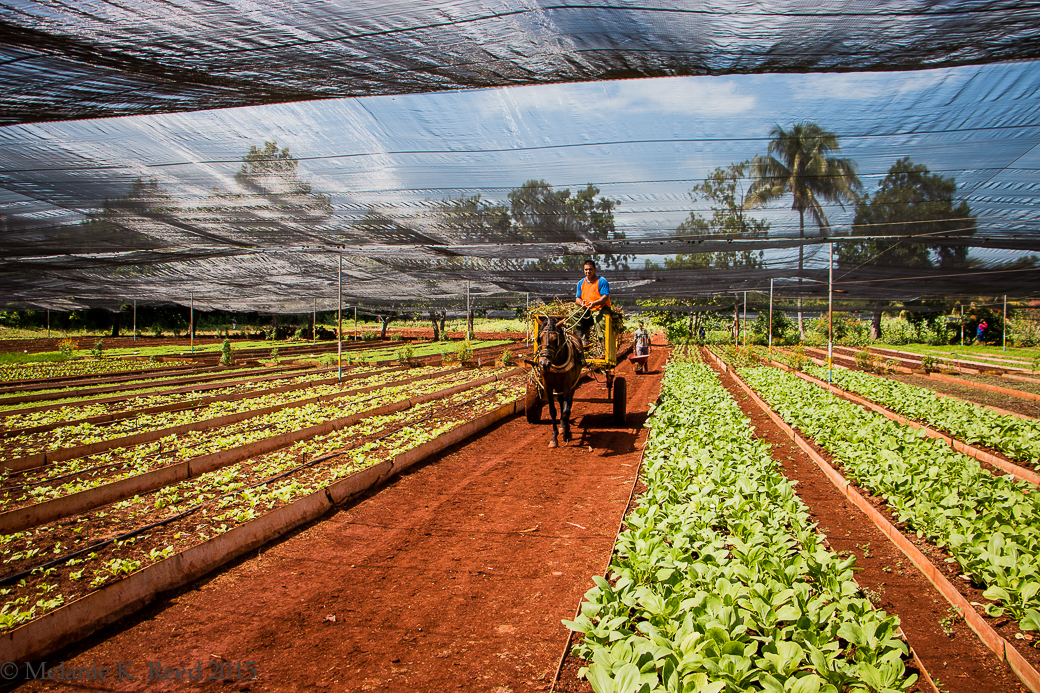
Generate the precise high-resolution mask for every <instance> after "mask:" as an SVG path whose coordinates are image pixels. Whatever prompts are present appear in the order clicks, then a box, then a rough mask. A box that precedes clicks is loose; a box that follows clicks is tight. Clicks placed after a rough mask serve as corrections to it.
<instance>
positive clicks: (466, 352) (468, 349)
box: [455, 339, 473, 363]
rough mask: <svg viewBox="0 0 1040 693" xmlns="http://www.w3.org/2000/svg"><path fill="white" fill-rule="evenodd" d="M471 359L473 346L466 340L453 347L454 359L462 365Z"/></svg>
mask: <svg viewBox="0 0 1040 693" xmlns="http://www.w3.org/2000/svg"><path fill="white" fill-rule="evenodd" d="M472 358H473V345H472V344H470V343H469V340H468V339H465V340H463V341H461V342H459V345H458V346H457V347H455V359H456V360H457V361H458V362H459V363H462V362H463V361H469V360H471V359H472Z"/></svg>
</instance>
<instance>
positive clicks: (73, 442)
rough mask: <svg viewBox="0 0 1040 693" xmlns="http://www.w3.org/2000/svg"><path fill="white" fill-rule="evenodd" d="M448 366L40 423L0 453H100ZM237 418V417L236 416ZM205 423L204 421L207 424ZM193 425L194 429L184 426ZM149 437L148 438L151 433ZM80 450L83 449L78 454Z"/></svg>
mask: <svg viewBox="0 0 1040 693" xmlns="http://www.w3.org/2000/svg"><path fill="white" fill-rule="evenodd" d="M447 370H448V369H446V368H445V367H443V366H439V367H438V366H431V367H428V368H427V369H422V370H420V369H416V370H414V371H412V370H409V371H408V372H407V373H402V372H401V371H400V369H383V370H381V371H378V372H370V373H366V374H364V375H363V376H362V377H361V378H360V379H353V378H349V379H345V380H340V379H337V378H331V379H330V378H328V377H327V374H325V375H326V377H325V378H322V379H319V380H316V381H312V382H303V383H299V384H296V385H290V386H287V387H284V388H277V389H276V390H275V391H258V392H251V393H250V392H247V393H243V394H240V395H229V396H225V397H220V398H217V399H216V400H215V401H212V402H209V403H206V404H202V405H201V406H191V404H190V403H189V405H188V406H184V405H181V406H178V407H173V408H170V407H158V408H157V409H158V411H156V412H144V411H141V412H136V415H131V416H129V417H121V418H119V419H117V420H110V421H108V422H96V423H95V422H89V421H88V422H77V421H72V422H69V424H68V425H65V426H54V427H51V426H47V427H40V430H33V431H23V432H18V431H11V434H13V435H6V436H5V437H4V438H5V439H4V440H2V441H0V454H2V455H3V458H4V459H5V460H6V462H5V463H4V464H5V465H6V466H8V467H10V468H12V469H24V468H25V465H26V462H23V460H24V459H25V457H26V453H27V452H31V451H42V452H40V453H37V454H36V455H30V456H28V457H29V460H30V462H29V464H31V466H35V464H37V463H39V464H43V463H45V462H47V461H58V460H61V459H71V458H72V457H77V456H79V454H91V453H94V452H100V451H101V450H102V449H104V448H103V447H102V446H103V444H105V442H106V441H107V442H108V444H109V447H122V446H123V445H124V444H126V443H124V442H123V441H124V440H125V439H126V438H127V437H128V436H134V437H135V438H140V441H139V442H149V440H158V439H160V438H165V437H166V436H168V435H171V434H176V433H181V432H184V431H187V430H201V428H208V427H212V426H221V425H224V424H227V423H237V421H239V420H243V418H242V417H244V416H248V415H259V414H262V413H268V412H272V411H277V410H278V409H277V408H278V407H294V406H304V405H306V404H310V403H312V402H318V401H327V400H328V399H330V398H331V399H334V398H336V397H339V396H342V395H343V394H345V393H352V394H353V393H356V391H357V390H358V389H359V388H372V387H382V386H385V385H388V384H389V383H391V382H392V381H393V382H396V383H397V384H402V385H403V384H404V383H405V382H410V381H413V380H416V379H419V378H423V377H432V376H434V375H436V376H438V377H439V376H441V375H445V374H446V372H447ZM236 417H237V418H236ZM203 424H206V425H205V426H203ZM186 426H195V428H185V427H186ZM149 437H150V438H149ZM77 450H81V452H80V453H79V454H77Z"/></svg>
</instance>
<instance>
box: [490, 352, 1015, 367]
mask: <svg viewBox="0 0 1040 693" xmlns="http://www.w3.org/2000/svg"><path fill="white" fill-rule="evenodd" d="M498 362H499V363H501V364H502V365H503V366H512V365H513V352H511V351H510V350H509V349H506V350H505V351H503V352H502V355H501V356H499V357H498ZM1034 370H1035V369H1034Z"/></svg>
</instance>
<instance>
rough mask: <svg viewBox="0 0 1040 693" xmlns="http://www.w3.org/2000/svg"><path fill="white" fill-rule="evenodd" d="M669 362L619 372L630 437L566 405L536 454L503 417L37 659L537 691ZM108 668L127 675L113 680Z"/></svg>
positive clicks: (615, 516)
mask: <svg viewBox="0 0 1040 693" xmlns="http://www.w3.org/2000/svg"><path fill="white" fill-rule="evenodd" d="M666 355H667V350H666V349H663V348H661V349H658V350H656V351H655V352H654V355H653V356H652V357H651V361H650V373H649V374H648V375H640V376H637V375H634V374H633V373H632V372H631V366H630V365H629V364H628V363H627V362H626V363H623V364H622V365H621V366H620V367H619V369H618V374H619V375H624V376H626V378H627V380H628V408H629V418H628V422H627V424H626V426H625V427H616V426H614V425H613V424H612V423H611V415H610V405H607V404H590V403H578V404H576V405H575V413H574V415H573V420H574V422H575V424H576V426H575V427H574V433H575V440H574V442H572V443H569V444H566V445H562V446H561V447H560V448H559V449H556V450H548V449H547V447H546V446H547V443H548V440H549V427H548V425H547V423H546V420H545V419H543V424H542V425H540V426H532V425H529V424H527V423H526V421H525V420H524V418H523V417H522V416H520V417H515V418H513V419H510V420H508V421H506V422H504V423H502V424H500V425H498V426H497V427H495V428H494V429H492V430H491V431H489V432H487V433H485V434H484V435H482V436H480V437H478V438H475V439H473V440H471V441H470V442H468V443H466V444H463V445H460V446H456V447H455V448H453V449H451V450H448V451H447V452H445V453H443V454H441V455H438V456H436V457H435V458H434V459H431V460H430V461H428V462H427V463H426V464H424V465H422V466H420V467H418V468H416V469H413V470H412V471H410V472H408V473H407V474H406V475H405V476H404V477H402V478H399V479H396V480H393V481H391V482H390V483H389V484H388V485H387V486H385V487H384V488H382V489H380V490H378V491H377V492H373V493H371V494H369V495H368V496H367V497H365V498H363V499H362V500H360V501H357V502H355V503H353V504H351V505H349V506H347V507H343V508H340V509H338V510H337V511H335V512H333V513H332V514H330V515H329V516H327V517H325V518H323V519H322V520H321V521H319V522H317V523H314V524H312V525H310V526H308V527H306V528H304V529H303V530H301V531H299V532H296V533H294V534H293V535H292V536H290V537H289V538H287V539H285V540H283V541H281V542H278V543H276V544H274V545H272V546H269V547H266V548H265V549H264V550H262V551H261V552H259V553H258V554H257V555H254V556H251V557H249V558H248V559H245V560H241V561H239V562H238V563H237V564H236V565H234V566H232V567H229V568H226V569H224V570H221V571H219V572H218V573H217V574H214V575H212V576H210V577H209V578H207V579H205V580H202V581H200V582H199V583H196V584H194V585H192V586H191V587H190V588H188V589H185V590H181V591H179V592H178V593H176V594H174V595H171V596H169V597H167V598H166V599H163V600H162V601H161V602H159V603H157V604H155V605H153V606H152V607H150V608H148V609H146V610H145V611H143V612H141V613H139V614H138V615H136V616H134V617H132V618H128V619H125V620H124V621H121V622H120V623H118V624H116V625H115V626H112V627H109V628H106V629H105V630H103V631H101V632H99V633H97V634H95V635H94V636H92V637H91V638H88V639H87V640H86V641H84V642H82V643H80V644H78V645H75V646H73V647H71V648H69V649H68V650H66V651H64V652H61V653H58V654H56V655H54V656H52V657H50V658H48V660H47V661H48V664H49V666H54V665H57V664H58V663H60V662H63V661H64V662H66V664H65V666H66V670H69V669H71V668H72V667H111V668H112V672H113V673H112V675H111V677H110V679H108V680H105V681H92V682H89V683H88V684H87V685H88V687H90V688H91V689H94V690H142V691H143V690H148V691H152V690H182V689H184V688H186V687H190V689H192V690H220V691H227V690H257V691H261V690H272V691H283V690H290V691H296V690H329V691H341V690H342V691H355V690H393V691H438V692H440V691H444V690H455V689H462V690H486V691H503V692H504V691H535V690H547V689H548V687H549V684H550V683H551V681H552V678H553V675H554V674H555V671H556V666H557V662H558V660H559V657H560V654H561V652H562V650H563V647H564V643H565V641H566V639H567V635H568V633H567V631H566V629H565V628H564V627H563V626H562V625H561V624H560V620H561V619H564V618H567V619H569V618H573V616H574V610H575V607H576V606H577V604H578V603H579V601H580V599H581V595H582V594H583V593H584V592H585V591H586V590H587V589H588V588H589V587H590V586H591V585H592V582H591V579H590V577H591V576H592V575H594V574H599V573H602V572H603V570H604V568H605V566H606V564H607V561H608V560H609V555H610V551H611V548H612V546H613V541H614V537H615V534H616V531H617V528H618V524H619V522H620V520H621V517H622V514H623V513H624V511H625V508H626V504H627V501H628V498H629V493H630V489H631V487H632V483H633V481H634V479H635V475H636V472H637V468H638V464H639V460H640V453H641V447H642V443H643V441H644V440H645V430H644V429H643V428H642V424H643V422H644V421H645V419H646V412H647V406H648V404H649V403H650V402H652V401H653V400H655V399H656V398H657V394H658V390H659V387H660V377H661V373H662V370H663V364H664V361H665V358H666ZM578 396H579V397H604V396H605V388H604V386H603V384H602V383H592V382H589V383H586V384H585V385H583V386H582V388H581V390H580V391H579V394H578ZM545 416H546V417H547V414H546V415H545ZM119 662H124V663H126V664H124V669H125V671H126V672H128V673H129V674H132V675H134V676H136V677H137V678H136V680H129V679H121V680H120V679H116V678H115V674H116V672H118V666H119V665H118V663H119ZM149 662H159V663H161V664H162V666H164V667H181V668H183V670H181V671H178V670H177V669H170V670H168V671H167V672H166V673H167V674H168V675H169V676H171V677H173V676H176V675H177V674H181V675H182V676H184V677H189V676H190V675H192V673H193V672H196V671H197V672H198V673H201V674H202V675H203V676H205V677H208V676H209V675H211V674H214V673H216V674H221V675H226V676H225V678H224V680H222V681H221V680H212V681H210V680H206V681H202V682H191V683H187V684H186V683H185V682H184V681H178V680H176V679H175V678H155V677H152V678H149V674H150V671H153V672H154V669H153V670H150V668H149V664H148V663H149ZM197 662H201V663H202V665H201V667H199V668H198V669H195V667H196V663H197ZM247 662H251V663H253V664H254V666H255V671H256V672H257V676H256V678H255V680H251V681H249V680H245V676H246V674H247V668H248V665H247V664H246V663H247ZM237 663H242V664H241V665H239V666H238V668H237V669H236V667H235V664H237ZM73 687H75V688H77V689H79V688H80V686H79V685H78V684H77V685H74V686H73V685H69V684H56V683H52V682H43V681H34V682H31V683H28V684H26V685H25V686H24V688H25V690H48V689H53V688H64V689H70V688H73Z"/></svg>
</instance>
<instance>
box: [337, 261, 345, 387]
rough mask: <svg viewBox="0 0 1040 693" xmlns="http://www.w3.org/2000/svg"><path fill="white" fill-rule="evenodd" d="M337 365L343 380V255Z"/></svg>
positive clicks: (338, 307) (338, 308) (340, 267)
mask: <svg viewBox="0 0 1040 693" xmlns="http://www.w3.org/2000/svg"><path fill="white" fill-rule="evenodd" d="M336 363H337V369H338V373H339V376H338V377H339V379H340V380H343V255H340V256H339V293H338V294H337V295H336Z"/></svg>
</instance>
